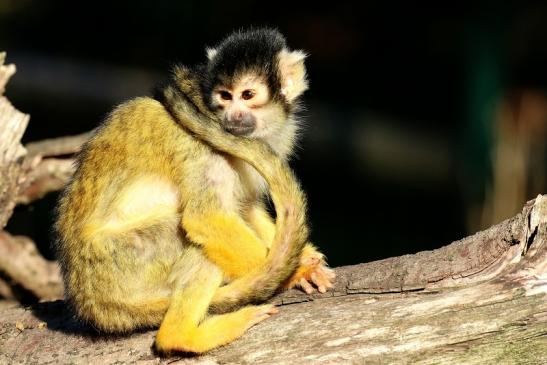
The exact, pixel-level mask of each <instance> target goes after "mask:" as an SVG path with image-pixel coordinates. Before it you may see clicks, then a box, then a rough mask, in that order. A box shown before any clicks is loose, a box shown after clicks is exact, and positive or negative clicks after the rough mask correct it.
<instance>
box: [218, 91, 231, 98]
mask: <svg viewBox="0 0 547 365" xmlns="http://www.w3.org/2000/svg"><path fill="white" fill-rule="evenodd" d="M220 98H221V99H222V100H232V94H230V93H229V92H228V91H226V90H223V91H221V92H220Z"/></svg>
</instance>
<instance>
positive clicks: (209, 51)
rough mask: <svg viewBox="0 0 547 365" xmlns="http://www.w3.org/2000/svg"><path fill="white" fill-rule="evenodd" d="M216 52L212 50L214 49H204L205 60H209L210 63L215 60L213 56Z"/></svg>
mask: <svg viewBox="0 0 547 365" xmlns="http://www.w3.org/2000/svg"><path fill="white" fill-rule="evenodd" d="M217 52H218V51H217V50H216V49H214V48H206V49H205V53H206V54H207V58H208V59H209V61H212V60H213V58H215V55H216V54H217Z"/></svg>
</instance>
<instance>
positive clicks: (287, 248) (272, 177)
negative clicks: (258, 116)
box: [163, 74, 308, 312]
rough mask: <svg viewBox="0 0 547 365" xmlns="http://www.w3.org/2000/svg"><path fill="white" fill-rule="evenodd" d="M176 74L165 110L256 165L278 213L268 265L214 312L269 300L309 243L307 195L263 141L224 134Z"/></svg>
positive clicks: (222, 292)
mask: <svg viewBox="0 0 547 365" xmlns="http://www.w3.org/2000/svg"><path fill="white" fill-rule="evenodd" d="M177 76H179V79H178V80H177V82H178V84H177V85H176V86H175V85H172V84H171V85H168V86H167V87H166V88H165V89H164V94H163V98H164V100H163V103H164V106H165V107H166V108H167V109H168V110H169V111H170V112H171V114H172V115H173V116H174V117H175V119H177V121H178V122H179V123H180V124H182V125H183V126H184V127H186V128H187V129H188V130H189V131H190V132H191V133H193V134H194V135H196V136H197V137H198V138H199V139H201V140H203V141H204V142H206V143H207V144H209V145H210V146H212V147H213V148H215V149H217V150H220V151H223V152H226V153H229V154H231V155H233V156H235V157H238V158H240V159H242V160H244V161H246V162H247V163H249V164H250V165H252V166H253V167H254V168H255V169H256V170H257V171H258V172H259V173H260V174H261V175H262V177H263V178H264V179H265V180H266V182H267V183H268V185H269V187H270V194H271V197H272V201H273V203H274V206H275V210H276V215H277V218H276V232H275V236H274V241H273V243H272V245H271V248H270V251H269V253H268V256H267V258H266V260H265V262H264V264H263V265H262V266H260V267H258V268H256V269H255V270H253V271H252V272H249V274H247V275H244V276H243V277H241V278H238V279H235V280H234V281H232V282H230V283H229V284H228V285H226V286H223V287H221V288H220V289H219V290H217V293H216V294H215V297H214V298H213V301H212V304H211V311H213V312H226V311H230V310H233V309H235V308H237V307H240V306H242V305H246V304H250V303H259V302H264V301H266V300H268V299H269V298H271V297H272V296H273V295H274V294H275V293H276V292H277V291H278V290H279V288H280V287H281V285H282V284H283V283H284V282H286V281H287V280H288V279H289V278H290V276H291V275H292V274H293V273H294V272H295V271H296V269H297V268H298V265H299V263H300V256H301V254H302V250H303V248H304V246H305V244H306V242H307V241H308V229H307V224H306V205H307V204H306V197H305V195H304V193H303V191H302V190H301V188H300V185H299V183H298V181H297V179H296V177H295V176H294V174H293V172H292V170H291V169H290V167H289V166H288V164H287V162H285V161H283V160H282V159H281V158H279V156H277V155H276V154H275V153H274V152H273V151H272V150H271V149H270V148H269V146H267V145H265V144H264V143H262V142H260V141H256V140H251V139H247V138H243V137H236V136H233V135H231V134H229V133H227V132H225V131H224V130H223V129H222V128H221V126H220V125H219V124H218V123H216V122H215V121H213V120H211V119H210V117H209V116H208V115H205V114H204V113H203V112H201V111H203V110H207V108H206V107H205V106H204V105H203V104H202V101H201V97H200V96H199V95H196V94H195V89H196V85H194V84H193V83H192V80H187V79H183V80H181V79H180V74H178V75H177ZM185 81H186V84H184V82H185ZM177 86H178V87H177ZM181 89H182V91H181ZM189 93H190V94H189ZM192 93H194V94H192Z"/></svg>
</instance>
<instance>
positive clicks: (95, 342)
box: [0, 196, 547, 364]
mask: <svg viewBox="0 0 547 365" xmlns="http://www.w3.org/2000/svg"><path fill="white" fill-rule="evenodd" d="M336 271H337V274H338V278H337V283H336V286H335V288H333V290H331V291H329V292H328V293H325V294H316V295H306V294H303V293H301V292H298V291H295V290H291V291H288V292H285V293H282V294H280V295H278V296H277V297H275V298H274V299H273V301H274V302H275V303H277V304H279V305H280V306H281V312H280V313H279V314H278V315H276V316H274V317H272V318H271V319H269V320H267V321H265V322H262V323H260V324H259V325H257V326H256V327H254V328H252V329H251V330H250V331H249V332H248V333H246V334H245V335H244V336H243V337H242V338H241V339H239V340H237V341H235V342H234V343H232V344H229V345H227V346H225V347H223V348H220V349H217V350H215V351H212V352H210V353H209V354H206V355H203V356H199V357H187V356H184V355H182V354H181V355H179V356H175V357H173V358H159V357H157V355H156V354H154V352H153V351H152V350H151V345H152V343H153V339H154V334H155V331H147V332H139V333H134V334H131V335H127V336H119V337H112V336H109V337H107V336H101V335H98V334H96V333H95V332H93V330H92V329H89V328H86V327H85V326H83V325H81V324H80V323H78V322H76V321H75V320H74V319H73V316H72V315H71V314H70V311H68V310H67V308H66V306H65V304H64V303H63V302H62V301H56V302H47V303H41V304H39V305H37V306H34V307H32V308H27V309H23V308H20V307H18V306H17V305H13V306H12V307H8V308H4V309H1V308H0V318H1V319H0V363H2V361H3V362H5V363H17V364H31V363H55V364H57V363H60V364H89V363H97V364H99V363H100V364H114V363H116V364H120V363H124V364H155V363H180V364H295V363H313V364H345V363H348V364H349V363H351V364H353V363H363V364H546V363H547V300H546V299H547V295H546V294H547V196H538V197H537V198H536V199H535V200H534V201H531V202H529V203H528V204H527V205H526V206H525V207H524V209H523V211H522V213H520V214H518V215H517V216H515V217H514V218H511V219H508V220H506V221H504V222H502V223H500V224H498V225H496V226H493V227H491V228H490V229H488V230H486V231H483V232H479V233H477V234H475V235H473V236H470V237H467V238H465V239H463V240H461V241H457V242H454V243H452V244H451V245H448V246H446V247H443V248H440V249H438V250H434V251H425V252H420V253H417V254H415V255H405V256H401V257H396V258H390V259H386V260H381V261H376V262H371V263H365V264H360V265H355V266H346V267H342V268H338V269H336Z"/></svg>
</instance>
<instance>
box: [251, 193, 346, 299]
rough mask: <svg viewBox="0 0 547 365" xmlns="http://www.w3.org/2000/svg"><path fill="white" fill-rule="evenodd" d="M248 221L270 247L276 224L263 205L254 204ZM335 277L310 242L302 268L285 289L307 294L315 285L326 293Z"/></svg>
mask: <svg viewBox="0 0 547 365" xmlns="http://www.w3.org/2000/svg"><path fill="white" fill-rule="evenodd" d="M246 220H247V221H248V222H249V224H250V225H251V227H253V229H254V230H255V231H256V233H257V234H258V236H259V237H260V238H261V239H262V240H263V241H264V242H265V243H266V244H267V245H268V247H269V245H270V244H271V242H272V240H273V237H274V235H275V224H274V222H273V221H272V218H271V217H270V215H269V214H268V212H267V211H266V209H265V208H264V206H263V205H262V203H258V204H254V205H253V206H251V207H250V208H249V210H248V211H247V214H246ZM334 277H335V274H334V271H333V270H331V269H329V268H328V267H327V264H326V261H325V255H323V254H322V253H321V252H319V251H318V250H317V248H316V247H315V246H314V245H312V244H311V243H309V242H308V243H307V244H306V246H305V247H304V250H303V251H302V256H301V258H300V266H299V267H298V269H297V270H296V272H295V273H294V274H293V276H292V277H291V278H290V279H289V280H288V281H287V282H286V283H285V285H284V287H285V288H287V289H290V288H294V287H300V288H301V289H302V290H304V291H305V292H306V293H311V292H313V290H314V289H313V286H312V284H314V285H315V286H316V287H317V290H319V291H320V292H321V293H324V292H325V291H326V290H327V288H331V287H332V285H333V284H332V282H333V281H334Z"/></svg>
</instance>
